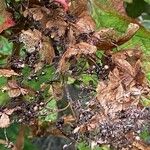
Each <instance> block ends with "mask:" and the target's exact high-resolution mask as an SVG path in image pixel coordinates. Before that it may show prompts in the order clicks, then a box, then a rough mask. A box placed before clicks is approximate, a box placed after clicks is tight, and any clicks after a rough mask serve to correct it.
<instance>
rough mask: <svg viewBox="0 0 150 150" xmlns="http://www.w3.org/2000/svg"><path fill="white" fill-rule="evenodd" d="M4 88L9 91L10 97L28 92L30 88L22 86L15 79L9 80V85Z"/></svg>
mask: <svg viewBox="0 0 150 150" xmlns="http://www.w3.org/2000/svg"><path fill="white" fill-rule="evenodd" d="M3 90H6V91H7V92H8V95H9V97H18V96H19V95H21V94H22V95H26V94H28V92H29V91H28V90H27V89H24V88H21V87H20V86H19V85H18V84H17V82H16V81H15V80H11V81H8V84H7V86H5V87H3Z"/></svg>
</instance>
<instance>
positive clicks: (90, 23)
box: [74, 11, 96, 35]
mask: <svg viewBox="0 0 150 150" xmlns="http://www.w3.org/2000/svg"><path fill="white" fill-rule="evenodd" d="M74 27H75V34H76V35H79V34H81V33H91V32H93V31H94V30H95V29H96V24H95V21H94V20H93V18H92V17H91V15H89V13H88V11H83V12H82V13H81V14H80V15H79V19H78V20H77V21H76V23H75V25H74Z"/></svg>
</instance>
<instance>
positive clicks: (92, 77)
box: [80, 74, 97, 85]
mask: <svg viewBox="0 0 150 150" xmlns="http://www.w3.org/2000/svg"><path fill="white" fill-rule="evenodd" d="M80 80H81V81H82V82H83V83H84V84H85V85H89V84H90V82H92V83H93V84H94V85H96V84H97V76H96V75H90V74H82V75H81V78H80Z"/></svg>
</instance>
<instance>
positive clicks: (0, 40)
mask: <svg viewBox="0 0 150 150" xmlns="http://www.w3.org/2000/svg"><path fill="white" fill-rule="evenodd" d="M12 50H13V43H12V42H9V41H8V39H6V38H5V37H3V36H0V53H1V54H3V55H11V54H12Z"/></svg>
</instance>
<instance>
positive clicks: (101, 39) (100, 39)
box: [92, 23, 139, 50]
mask: <svg viewBox="0 0 150 150" xmlns="http://www.w3.org/2000/svg"><path fill="white" fill-rule="evenodd" d="M138 29H139V26H138V25H137V24H133V23H131V24H129V26H128V28H127V31H126V32H125V33H124V34H123V35H122V36H120V37H119V36H118V34H117V33H116V31H115V30H113V29H112V28H110V29H101V30H99V31H97V32H95V33H94V34H93V36H92V41H93V44H94V45H96V46H97V47H98V48H100V49H103V50H110V49H112V48H114V47H117V46H119V45H121V44H123V43H125V42H127V41H129V40H130V39H131V38H132V37H133V36H134V35H135V33H136V32H137V31H138Z"/></svg>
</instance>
